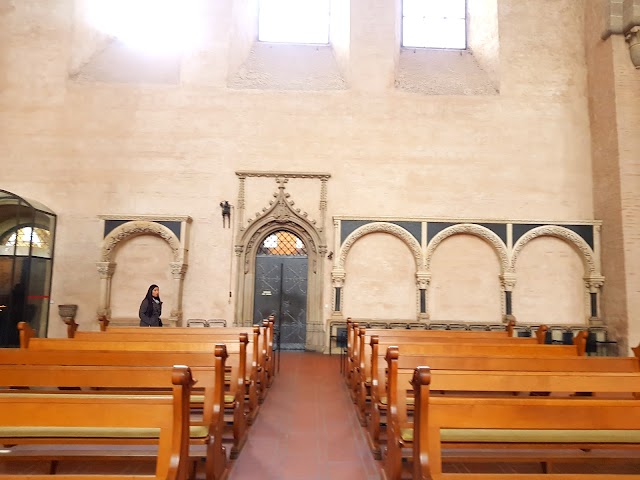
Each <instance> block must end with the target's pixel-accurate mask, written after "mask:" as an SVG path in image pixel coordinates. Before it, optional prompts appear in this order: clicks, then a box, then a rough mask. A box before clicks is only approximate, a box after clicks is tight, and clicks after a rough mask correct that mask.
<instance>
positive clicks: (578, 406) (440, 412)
mask: <svg viewBox="0 0 640 480" xmlns="http://www.w3.org/2000/svg"><path fill="white" fill-rule="evenodd" d="M398 381H399V382H401V383H400V385H399V386H394V390H393V391H395V392H401V391H402V390H403V388H402V386H401V385H402V384H404V383H406V382H409V377H406V376H398ZM411 384H412V385H413V388H414V390H415V395H416V397H415V412H414V419H413V422H412V423H413V425H414V428H413V431H414V434H413V439H412V441H411V442H410V443H411V447H412V449H413V463H414V464H413V470H414V478H416V479H426V478H429V479H433V480H440V479H456V480H457V479H471V478H478V479H479V478H483V479H488V478H505V479H516V478H518V479H521V478H527V477H529V478H550V479H576V480H577V479H583V478H584V479H586V478H602V474H595V475H594V474H588V473H585V474H564V475H563V474H553V473H550V472H549V470H550V467H549V462H550V461H552V460H554V459H558V460H565V461H566V460H567V459H569V458H571V457H573V458H574V459H575V460H577V461H599V462H603V461H607V460H610V459H611V458H612V457H613V454H612V453H609V452H605V453H604V454H598V453H595V452H593V451H591V450H592V449H615V450H616V451H617V452H618V453H620V454H621V455H620V457H621V458H625V456H626V457H627V458H633V459H635V460H638V459H640V455H638V451H637V449H638V447H640V401H638V400H636V399H633V398H632V397H625V394H627V395H628V392H629V391H640V374H639V373H638V372H633V373H587V372H515V371H510V372H487V371H480V372H478V371H462V372H461V371H430V370H429V368H428V367H424V366H423V367H418V368H417V369H416V370H415V371H414V372H413V374H412V376H411ZM398 387H399V388H398ZM432 390H456V391H466V392H484V391H489V392H498V393H505V394H508V392H512V391H535V390H550V391H553V392H580V391H594V392H599V393H603V394H613V395H615V396H616V397H619V398H598V397H579V398H575V397H551V398H550V397H508V396H506V395H505V396H504V397H500V398H496V397H478V396H473V397H464V396H447V395H445V396H437V395H436V396H434V395H431V391H432ZM394 395H395V394H394ZM402 403H403V402H402V399H401V398H394V399H393V400H392V399H391V398H390V408H391V406H392V405H393V406H394V409H395V406H396V405H397V407H398V408H397V416H396V417H394V418H393V419H392V421H391V422H390V428H391V429H394V430H396V429H397V430H402V428H403V426H402V423H401V420H400V419H401V418H402V416H403V412H402V411H401V409H402ZM443 446H446V447H451V446H464V447H465V449H475V448H477V449H480V450H483V449H487V448H490V447H492V446H498V447H500V450H498V451H492V452H491V455H492V458H494V459H496V458H500V459H502V461H507V462H515V461H531V459H532V458H534V459H536V460H540V459H542V461H543V462H544V463H545V465H547V468H546V471H545V473H546V474H545V475H544V476H542V475H540V476H534V475H531V476H528V475H522V474H518V475H516V474H504V475H503V474H500V473H492V474H460V473H455V474H447V473H443V472H442V447H443ZM516 448H517V449H516ZM522 448H525V449H528V450H529V452H528V453H529V454H527V452H526V451H525V452H521V451H520V449H522ZM545 449H548V450H546V451H545ZM629 449H631V450H629ZM558 450H561V451H562V453H561V454H560V455H559V456H558V457H556V456H555V455H556V453H555V452H556V451H558ZM465 458H466V460H465V461H469V456H468V453H467V452H465ZM494 461H495V460H494ZM395 473H396V472H392V471H387V472H386V475H387V480H392V479H397V478H400V477H399V476H395ZM637 477H638V475H637V474H633V475H615V478H637Z"/></svg>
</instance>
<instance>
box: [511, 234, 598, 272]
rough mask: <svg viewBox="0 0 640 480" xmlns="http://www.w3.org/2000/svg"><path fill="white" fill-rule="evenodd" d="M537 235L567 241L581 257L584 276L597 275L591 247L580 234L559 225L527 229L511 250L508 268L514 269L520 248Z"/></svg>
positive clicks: (520, 251)
mask: <svg viewBox="0 0 640 480" xmlns="http://www.w3.org/2000/svg"><path fill="white" fill-rule="evenodd" d="M538 237H556V238H559V239H560V240H564V241H565V242H567V243H568V244H569V245H570V246H571V247H572V248H573V249H574V250H575V251H576V252H577V253H578V254H579V255H580V257H581V258H582V263H583V264H584V270H585V277H591V276H594V275H598V274H599V272H598V268H597V265H596V261H595V255H594V253H593V250H591V247H590V246H589V245H588V244H587V242H585V241H584V240H583V239H582V237H580V235H578V234H577V233H575V232H573V231H571V230H569V229H568V228H564V227H560V226H557V225H545V226H542V227H536V228H534V229H532V230H529V231H528V232H527V233H525V234H524V235H523V236H522V237H520V238H519V239H518V241H517V242H516V243H515V245H514V246H513V252H512V253H511V265H510V268H511V269H512V270H513V271H515V269H516V263H517V261H518V257H519V256H520V253H522V249H523V248H524V247H525V245H526V244H527V243H529V242H530V241H531V240H533V239H535V238H538Z"/></svg>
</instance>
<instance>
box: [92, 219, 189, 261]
mask: <svg viewBox="0 0 640 480" xmlns="http://www.w3.org/2000/svg"><path fill="white" fill-rule="evenodd" d="M138 235H156V236H158V237H160V238H162V239H163V240H164V241H165V242H167V243H168V244H169V247H170V248H171V253H172V254H173V260H174V261H175V262H178V261H180V260H181V253H180V240H178V238H177V237H176V236H175V234H174V233H173V232H172V231H171V230H169V229H168V228H167V227H165V226H164V225H160V224H159V223H155V222H149V221H143V220H136V221H132V222H127V223H125V224H123V225H120V226H119V227H116V228H114V229H113V230H112V231H111V232H109V234H108V235H107V236H106V237H105V238H104V240H103V242H102V244H103V246H102V253H101V258H102V261H103V262H110V261H111V259H112V257H113V252H114V250H115V248H116V246H117V245H118V244H119V243H120V242H122V241H123V240H129V239H131V238H133V237H137V236H138Z"/></svg>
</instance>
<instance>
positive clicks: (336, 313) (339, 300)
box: [331, 269, 346, 320]
mask: <svg viewBox="0 0 640 480" xmlns="http://www.w3.org/2000/svg"><path fill="white" fill-rule="evenodd" d="M345 276H346V273H345V271H344V270H337V269H335V270H333V271H332V272H331V287H332V293H331V310H332V313H331V318H332V319H333V320H342V319H343V318H344V315H343V313H342V312H343V310H344V288H343V287H344V279H345Z"/></svg>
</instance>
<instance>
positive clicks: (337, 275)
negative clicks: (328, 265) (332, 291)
mask: <svg viewBox="0 0 640 480" xmlns="http://www.w3.org/2000/svg"><path fill="white" fill-rule="evenodd" d="M345 277H346V273H345V271H344V270H334V271H332V272H331V285H332V286H333V287H334V288H342V287H344V279H345Z"/></svg>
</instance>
